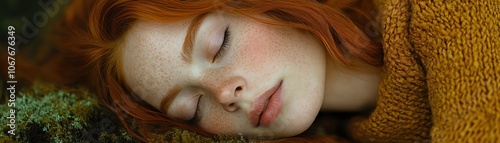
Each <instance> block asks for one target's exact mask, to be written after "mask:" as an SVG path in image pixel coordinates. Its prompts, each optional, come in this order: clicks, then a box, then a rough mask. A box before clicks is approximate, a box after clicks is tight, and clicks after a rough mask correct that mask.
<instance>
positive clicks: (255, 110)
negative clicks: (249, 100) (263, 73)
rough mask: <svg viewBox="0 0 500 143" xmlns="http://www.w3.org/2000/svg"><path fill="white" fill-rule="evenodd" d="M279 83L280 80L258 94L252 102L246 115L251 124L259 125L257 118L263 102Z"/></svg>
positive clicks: (260, 112)
mask: <svg viewBox="0 0 500 143" xmlns="http://www.w3.org/2000/svg"><path fill="white" fill-rule="evenodd" d="M280 85H281V82H280V83H278V84H276V85H275V86H274V87H272V88H270V89H268V90H266V92H264V93H263V94H261V95H259V96H258V97H257V98H256V99H255V100H254V102H253V104H252V108H250V111H248V113H247V116H248V118H249V119H250V122H251V123H252V125H253V126H255V127H257V126H258V125H259V119H260V115H261V114H262V112H263V111H264V110H265V109H264V108H265V104H266V103H267V101H268V100H269V98H270V97H271V96H272V95H273V94H274V93H276V90H277V89H278V87H279V86H280Z"/></svg>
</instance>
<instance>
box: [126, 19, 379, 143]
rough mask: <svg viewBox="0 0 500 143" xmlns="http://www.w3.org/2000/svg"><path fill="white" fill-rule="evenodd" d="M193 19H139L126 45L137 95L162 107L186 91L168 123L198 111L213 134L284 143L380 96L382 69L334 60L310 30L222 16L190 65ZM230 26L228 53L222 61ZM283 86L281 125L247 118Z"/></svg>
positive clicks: (207, 24) (129, 79)
mask: <svg viewBox="0 0 500 143" xmlns="http://www.w3.org/2000/svg"><path fill="white" fill-rule="evenodd" d="M260 17H263V18H266V17H265V16H260ZM191 21H192V19H187V20H183V21H179V22H171V23H161V22H154V21H147V20H139V21H138V22H136V23H135V24H134V25H133V26H132V27H131V29H130V30H129V31H128V32H127V34H126V35H125V37H124V40H123V41H124V42H123V43H122V44H121V45H122V47H121V48H123V56H122V60H123V65H122V66H123V68H122V70H123V73H124V79H125V81H126V84H127V85H128V87H129V88H130V89H131V90H132V92H134V94H136V95H137V96H138V97H140V98H141V99H143V100H144V101H146V102H147V103H149V104H150V105H152V106H153V107H156V108H157V109H159V108H160V102H161V101H162V99H163V98H168V97H165V96H167V93H169V91H170V90H172V89H173V88H179V89H180V92H179V93H178V95H177V96H176V97H175V99H174V100H173V102H172V104H171V105H170V108H169V109H168V110H166V113H165V114H167V115H168V116H170V117H173V118H179V119H183V120H190V119H192V118H193V117H194V116H195V114H196V112H197V109H198V110H199V112H198V113H199V117H200V118H199V122H198V123H197V124H198V125H199V126H200V127H201V128H202V129H204V130H206V131H208V132H211V133H214V134H237V133H242V134H243V135H245V136H248V137H273V138H279V137H289V136H294V135H297V134H299V133H301V132H303V131H305V130H306V129H307V128H308V127H309V126H310V125H311V123H312V122H313V121H314V119H315V117H316V116H317V114H318V112H319V111H320V110H322V111H333V110H337V111H338V110H343V111H355V110H359V109H361V108H364V107H366V106H369V105H371V104H374V102H375V100H376V98H377V96H376V95H377V94H376V93H377V86H378V80H379V69H377V68H373V67H371V66H369V65H366V64H362V63H361V62H355V63H358V64H354V65H353V66H351V67H344V66H341V65H340V64H337V63H335V62H332V61H333V60H332V59H331V58H330V57H329V56H327V54H326V51H325V49H324V47H323V46H322V44H321V42H320V41H318V40H317V39H316V38H315V37H314V36H312V35H311V34H310V33H309V32H307V31H303V30H298V29H294V28H290V27H278V26H272V25H267V24H264V23H261V22H258V21H255V20H253V19H250V18H246V17H241V16H235V15H230V14H225V13H222V12H215V13H212V14H209V15H208V16H207V17H206V18H205V19H204V20H203V21H202V23H201V25H200V28H199V30H198V32H197V33H196V35H195V40H194V46H193V50H192V54H191V55H190V57H191V60H190V61H187V60H185V59H183V57H182V56H181V53H183V51H182V50H183V49H182V45H183V43H184V38H185V36H186V34H187V29H188V26H189V24H190V23H191ZM228 27H229V28H228ZM226 28H228V31H229V33H230V34H228V35H226V36H228V37H229V38H228V40H227V46H226V50H224V51H225V52H223V54H219V55H218V54H217V52H218V51H219V50H220V49H221V45H222V43H223V41H224V40H223V39H224V36H225V34H224V33H225V30H226ZM216 55H217V56H216ZM352 60H353V61H358V60H356V59H355V58H353V59H352ZM280 82H282V91H283V95H284V96H283V106H282V109H281V111H280V113H279V115H278V116H277V118H276V120H274V122H273V123H272V124H271V125H270V126H269V127H262V126H259V127H255V126H252V124H251V123H250V120H249V119H248V117H247V113H248V111H249V110H250V108H251V107H252V104H253V103H254V101H255V99H256V98H257V96H258V95H261V94H262V93H263V92H265V91H266V90H268V89H269V88H271V87H273V86H275V85H277V84H278V83H280ZM198 103H199V104H198ZM198 105H199V106H198Z"/></svg>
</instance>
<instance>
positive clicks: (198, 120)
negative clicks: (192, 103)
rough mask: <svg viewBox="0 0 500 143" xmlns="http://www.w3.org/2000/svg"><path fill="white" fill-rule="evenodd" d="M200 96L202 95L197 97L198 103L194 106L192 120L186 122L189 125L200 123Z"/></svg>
mask: <svg viewBox="0 0 500 143" xmlns="http://www.w3.org/2000/svg"><path fill="white" fill-rule="evenodd" d="M201 96H203V95H200V96H199V97H198V103H197V104H196V112H195V113H194V116H193V118H192V119H190V120H189V121H188V122H189V123H193V124H196V123H198V122H200V119H201V108H200V101H201Z"/></svg>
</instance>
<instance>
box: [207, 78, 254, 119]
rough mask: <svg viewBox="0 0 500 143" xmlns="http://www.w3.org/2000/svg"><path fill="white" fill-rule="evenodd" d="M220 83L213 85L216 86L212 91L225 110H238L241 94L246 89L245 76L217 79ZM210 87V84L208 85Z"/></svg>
mask: <svg viewBox="0 0 500 143" xmlns="http://www.w3.org/2000/svg"><path fill="white" fill-rule="evenodd" d="M215 81H218V83H213V85H211V86H212V87H214V88H213V89H212V93H214V96H215V97H216V99H217V101H218V102H219V103H220V104H221V105H222V107H223V108H224V110H226V111H228V112H233V111H236V110H238V108H239V107H238V102H239V99H240V97H241V94H242V93H243V91H244V90H246V81H245V79H244V78H243V77H239V76H238V77H232V78H230V79H227V80H223V81H221V80H215ZM208 86H209V87H210V85H208Z"/></svg>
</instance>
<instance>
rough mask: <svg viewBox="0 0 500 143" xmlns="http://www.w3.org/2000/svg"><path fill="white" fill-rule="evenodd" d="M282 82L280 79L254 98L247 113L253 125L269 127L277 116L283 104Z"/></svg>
mask: <svg viewBox="0 0 500 143" xmlns="http://www.w3.org/2000/svg"><path fill="white" fill-rule="evenodd" d="M282 83H283V81H280V82H279V83H278V84H277V85H276V86H274V87H272V88H270V89H268V90H266V92H264V93H263V94H262V95H260V96H258V97H257V98H256V99H255V100H254V102H253V105H252V108H251V109H250V111H249V112H248V114H247V115H248V118H249V119H250V122H251V123H252V125H253V126H254V127H259V126H264V127H269V126H270V125H271V124H272V123H273V122H274V120H275V119H276V117H278V115H279V113H280V112H281V108H282V105H283V92H282Z"/></svg>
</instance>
